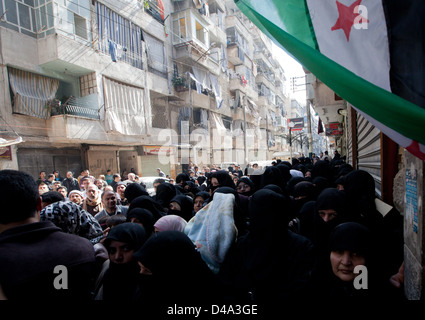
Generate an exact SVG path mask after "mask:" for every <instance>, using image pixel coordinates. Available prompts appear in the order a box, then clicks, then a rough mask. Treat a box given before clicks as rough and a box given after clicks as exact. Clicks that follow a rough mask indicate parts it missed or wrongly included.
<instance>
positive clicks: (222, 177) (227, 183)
mask: <svg viewBox="0 0 425 320" xmlns="http://www.w3.org/2000/svg"><path fill="white" fill-rule="evenodd" d="M212 178H216V179H217V181H218V183H219V187H230V188H233V189H235V183H234V182H233V179H232V177H231V176H230V175H229V173H228V172H227V171H225V170H218V171H215V172H213V173H211V174H210V176H209V180H210V181H211V179H212Z"/></svg>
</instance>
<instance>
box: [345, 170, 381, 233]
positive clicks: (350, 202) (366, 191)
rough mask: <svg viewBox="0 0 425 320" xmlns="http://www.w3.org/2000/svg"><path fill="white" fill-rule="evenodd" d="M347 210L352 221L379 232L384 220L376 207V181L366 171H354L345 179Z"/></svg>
mask: <svg viewBox="0 0 425 320" xmlns="http://www.w3.org/2000/svg"><path fill="white" fill-rule="evenodd" d="M343 185H344V191H345V193H346V196H347V209H348V212H349V214H350V219H351V220H352V221H357V222H360V223H362V224H364V225H366V226H367V227H368V228H370V229H371V230H372V231H375V230H379V229H380V228H379V226H380V224H381V222H382V220H383V217H382V215H381V214H380V213H379V212H378V211H377V210H376V205H375V180H374V178H373V177H372V175H371V174H370V173H368V172H367V171H364V170H354V171H352V172H350V173H349V174H347V175H346V176H345V177H344V181H343Z"/></svg>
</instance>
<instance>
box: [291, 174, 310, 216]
mask: <svg viewBox="0 0 425 320" xmlns="http://www.w3.org/2000/svg"><path fill="white" fill-rule="evenodd" d="M314 200H316V188H315V187H314V184H313V183H311V182H309V181H301V182H298V183H297V184H296V185H295V186H294V191H293V193H292V203H291V204H292V206H291V208H292V210H291V211H292V212H291V216H290V219H293V218H295V217H296V215H297V214H298V213H299V211H300V210H301V207H302V206H303V205H304V203H306V202H308V201H314Z"/></svg>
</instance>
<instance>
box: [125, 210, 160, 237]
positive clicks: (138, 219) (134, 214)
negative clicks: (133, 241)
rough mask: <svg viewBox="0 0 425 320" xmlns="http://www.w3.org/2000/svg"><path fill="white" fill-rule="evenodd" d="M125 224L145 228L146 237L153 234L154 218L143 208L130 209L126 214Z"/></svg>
mask: <svg viewBox="0 0 425 320" xmlns="http://www.w3.org/2000/svg"><path fill="white" fill-rule="evenodd" d="M127 222H132V223H138V224H140V225H141V226H142V227H143V228H145V231H146V235H147V237H150V236H151V235H152V233H153V232H154V226H153V225H154V223H155V222H154V218H153V214H152V212H150V211H149V210H148V209H143V208H132V209H131V210H130V211H128V212H127Z"/></svg>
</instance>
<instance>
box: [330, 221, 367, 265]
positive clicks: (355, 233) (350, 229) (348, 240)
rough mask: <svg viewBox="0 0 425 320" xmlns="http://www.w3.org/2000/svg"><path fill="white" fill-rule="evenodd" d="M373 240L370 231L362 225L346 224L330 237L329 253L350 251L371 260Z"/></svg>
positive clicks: (338, 227)
mask: <svg viewBox="0 0 425 320" xmlns="http://www.w3.org/2000/svg"><path fill="white" fill-rule="evenodd" d="M371 244H372V238H371V233H370V231H369V229H368V228H367V227H365V226H363V225H361V224H360V223H356V222H345V223H342V224H340V225H338V226H337V227H335V229H334V230H333V231H332V233H331V235H330V237H329V252H331V251H344V250H349V251H351V252H352V253H357V254H359V255H361V256H363V257H365V259H366V263H367V259H368V258H370V255H371V248H372V247H373V246H372V245H371Z"/></svg>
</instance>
